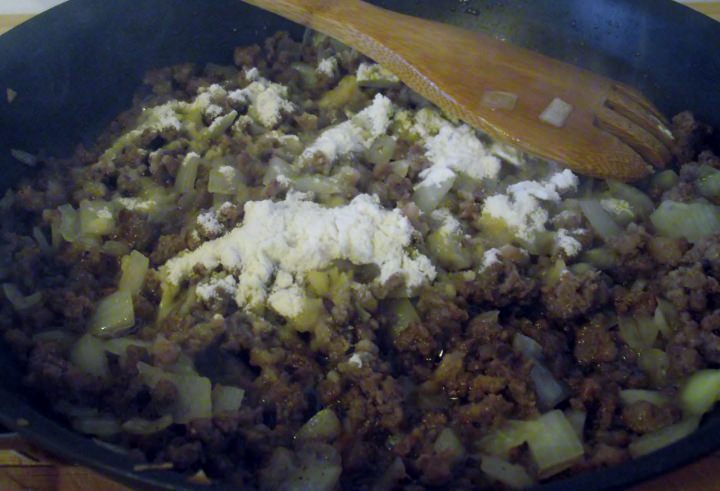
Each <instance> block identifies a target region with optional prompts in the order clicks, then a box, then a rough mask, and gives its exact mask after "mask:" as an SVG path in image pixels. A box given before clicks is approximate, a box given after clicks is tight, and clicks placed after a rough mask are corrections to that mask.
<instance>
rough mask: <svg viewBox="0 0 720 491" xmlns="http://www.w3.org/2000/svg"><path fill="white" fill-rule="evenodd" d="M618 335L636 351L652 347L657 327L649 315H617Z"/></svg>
mask: <svg viewBox="0 0 720 491" xmlns="http://www.w3.org/2000/svg"><path fill="white" fill-rule="evenodd" d="M618 327H619V330H620V337H621V338H622V340H623V341H625V343H627V345H628V346H630V347H631V348H632V349H634V350H635V351H637V352H638V353H639V352H641V351H643V350H645V349H649V348H652V346H653V344H654V343H655V340H656V339H657V335H658V332H659V329H658V327H657V325H656V324H655V322H654V321H653V319H652V318H651V317H639V318H637V319H636V318H633V317H630V316H620V317H618Z"/></svg>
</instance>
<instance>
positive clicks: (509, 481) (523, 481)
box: [480, 455, 535, 489]
mask: <svg viewBox="0 0 720 491" xmlns="http://www.w3.org/2000/svg"><path fill="white" fill-rule="evenodd" d="M480 469H481V470H482V471H483V472H484V473H485V474H487V476H488V477H490V478H491V479H494V480H495V481H499V482H501V483H502V484H504V485H505V486H507V487H509V488H510V489H525V488H529V487H531V486H532V485H533V484H535V481H533V479H532V477H530V475H529V474H528V473H527V471H526V470H525V468H524V467H523V466H521V465H517V464H511V463H510V462H508V461H506V460H503V459H500V458H498V457H494V456H492V455H483V456H482V459H481V463H480Z"/></svg>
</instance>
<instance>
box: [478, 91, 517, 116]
mask: <svg viewBox="0 0 720 491" xmlns="http://www.w3.org/2000/svg"><path fill="white" fill-rule="evenodd" d="M517 100H518V96H517V94H513V93H512V92H502V91H499V90H486V91H485V92H484V93H483V96H482V99H481V100H480V103H481V104H482V105H483V106H485V107H487V108H488V109H492V110H493V111H495V110H498V109H501V110H505V111H512V110H513V109H515V105H516V104H517Z"/></svg>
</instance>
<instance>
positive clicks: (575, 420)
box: [565, 410, 587, 440]
mask: <svg viewBox="0 0 720 491" xmlns="http://www.w3.org/2000/svg"><path fill="white" fill-rule="evenodd" d="M565 417H566V418H567V420H568V421H569V422H570V424H571V425H572V427H573V429H574V430H575V434H576V435H577V436H578V438H580V439H581V440H582V438H583V434H584V432H585V421H586V420H587V413H586V412H585V411H573V410H568V411H566V412H565Z"/></svg>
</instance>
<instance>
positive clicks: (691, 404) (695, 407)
mask: <svg viewBox="0 0 720 491" xmlns="http://www.w3.org/2000/svg"><path fill="white" fill-rule="evenodd" d="M719 397H720V370H700V371H699V372H695V373H694V374H692V375H691V376H690V378H688V380H687V381H686V382H685V384H684V385H683V387H682V389H681V390H680V404H681V405H682V408H683V412H684V413H685V414H689V415H693V416H702V415H703V414H705V413H706V412H708V411H710V409H712V407H713V406H714V405H715V402H716V401H717V400H718V398H719Z"/></svg>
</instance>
